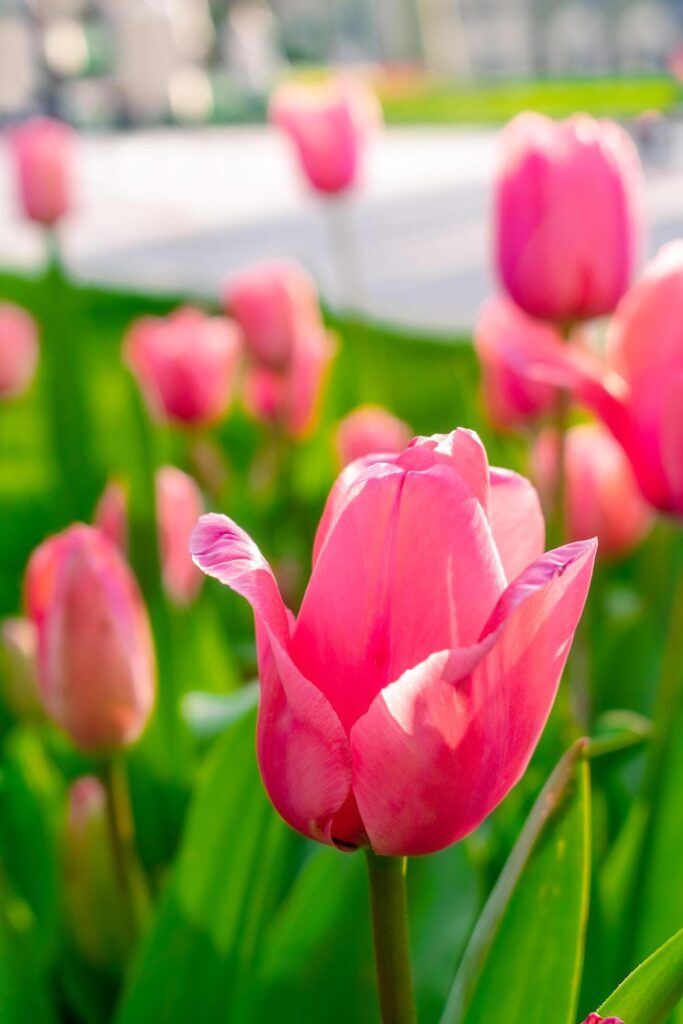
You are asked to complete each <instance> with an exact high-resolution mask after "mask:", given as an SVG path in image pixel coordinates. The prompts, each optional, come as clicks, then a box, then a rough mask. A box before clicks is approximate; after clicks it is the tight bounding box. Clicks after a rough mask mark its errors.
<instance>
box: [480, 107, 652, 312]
mask: <svg viewBox="0 0 683 1024" xmlns="http://www.w3.org/2000/svg"><path fill="white" fill-rule="evenodd" d="M501 151H502V155H501V161H500V166H499V170H498V179H497V186H496V198H495V249H496V259H497V264H498V273H499V276H500V279H501V281H502V283H503V285H504V286H505V288H506V289H507V291H508V293H509V294H510V296H511V297H512V298H513V299H514V301H515V302H516V303H517V305H518V306H521V308H522V309H524V310H525V311H526V312H527V313H530V314H531V315H532V316H538V317H542V318H543V319H546V320H554V321H556V322H562V323H566V322H571V321H575V320H580V319H584V318H587V317H595V316H602V315H604V314H606V313H611V312H612V310H613V309H614V308H615V307H616V305H617V303H618V301H619V299H620V298H621V297H622V295H623V294H624V292H625V291H626V289H627V288H628V286H629V284H630V282H631V278H632V276H633V273H634V270H635V266H636V262H637V257H638V252H639V248H640V239H641V219H642V218H641V205H642V198H641V192H642V173H641V169H640V164H639V161H638V156H637V153H636V150H635V147H634V146H633V144H632V142H631V140H630V138H629V137H628V135H627V134H626V133H625V132H624V131H623V129H621V128H620V127H619V126H618V125H616V124H613V123H611V122H609V121H594V120H593V119H592V118H590V117H587V116H586V115H584V114H578V115H575V116H574V117H571V118H569V120H567V121H563V122H561V123H558V122H555V121H552V120H550V119H549V118H547V117H542V116H541V115H540V114H531V113H524V114H520V115H519V116H518V117H516V118H514V120H513V121H511V122H510V124H509V125H508V126H507V128H506V129H505V130H504V132H503V134H502V139H501Z"/></svg>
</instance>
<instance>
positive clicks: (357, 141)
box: [270, 79, 382, 195]
mask: <svg viewBox="0 0 683 1024" xmlns="http://www.w3.org/2000/svg"><path fill="white" fill-rule="evenodd" d="M381 119H382V113H381V108H380V105H379V103H378V101H377V97H376V96H375V94H374V93H373V92H372V91H371V90H370V88H369V87H368V86H366V85H364V84H363V83H362V82H360V81H355V80H354V81H352V80H349V79H328V80H326V81H325V82H322V83H321V82H316V83H305V84H301V83H286V84H284V85H282V86H280V88H278V89H277V90H276V91H275V93H274V95H273V97H272V100H271V104H270V120H271V121H272V122H273V123H274V124H276V125H277V126H278V127H279V128H281V129H282V130H283V131H284V132H285V133H286V135H287V136H288V137H289V139H290V140H291V142H292V144H293V146H294V148H295V150H296V153H297V156H298V158H299V163H300V165H301V169H302V171H303V173H304V175H305V177H306V179H307V181H308V183H309V185H310V186H311V187H312V188H313V189H314V190H315V191H316V192H322V193H324V194H327V195H336V194H338V193H340V192H345V191H347V190H348V189H350V188H352V187H353V186H354V185H355V184H356V182H357V180H358V176H359V173H360V169H361V162H362V157H363V152H364V150H365V147H366V145H367V142H368V140H369V138H370V137H371V135H372V134H373V132H374V131H375V130H376V129H377V127H378V126H379V124H380V123H381Z"/></svg>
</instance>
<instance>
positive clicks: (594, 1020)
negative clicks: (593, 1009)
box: [583, 1013, 624, 1024]
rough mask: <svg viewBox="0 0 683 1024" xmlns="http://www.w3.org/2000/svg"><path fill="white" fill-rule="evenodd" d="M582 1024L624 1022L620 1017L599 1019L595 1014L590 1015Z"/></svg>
mask: <svg viewBox="0 0 683 1024" xmlns="http://www.w3.org/2000/svg"><path fill="white" fill-rule="evenodd" d="M583 1024H624V1022H623V1020H622V1019H621V1017H600V1016H599V1015H598V1014H597V1013H591V1014H590V1016H588V1017H586V1019H585V1021H584V1022H583Z"/></svg>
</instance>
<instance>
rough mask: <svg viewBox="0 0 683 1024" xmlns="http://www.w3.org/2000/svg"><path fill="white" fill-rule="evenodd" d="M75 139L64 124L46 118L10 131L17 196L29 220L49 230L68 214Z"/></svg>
mask: <svg viewBox="0 0 683 1024" xmlns="http://www.w3.org/2000/svg"><path fill="white" fill-rule="evenodd" d="M75 137H76V136H75V132H74V131H73V130H72V129H71V128H70V127H69V126H68V125H66V124H63V123H62V122H61V121H56V120H53V119H52V118H47V117H37V118H33V119H32V120H30V121H25V122H24V123H23V124H21V125H19V127H18V128H15V129H14V131H13V132H12V134H11V137H10V139H11V146H12V153H13V156H14V162H15V165H16V171H17V179H18V185H19V195H20V199H21V203H22V205H23V208H24V213H25V214H26V216H27V217H28V218H29V219H30V220H35V221H37V222H38V223H40V224H44V225H46V226H48V227H49V226H52V225H53V224H56V223H57V221H58V220H60V219H61V218H62V217H64V216H65V214H67V213H68V212H69V209H70V207H71V187H72V175H73V163H74V148H75Z"/></svg>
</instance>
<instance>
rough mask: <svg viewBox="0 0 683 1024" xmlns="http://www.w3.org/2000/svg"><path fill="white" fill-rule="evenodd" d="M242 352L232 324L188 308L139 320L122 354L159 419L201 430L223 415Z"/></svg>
mask: <svg viewBox="0 0 683 1024" xmlns="http://www.w3.org/2000/svg"><path fill="white" fill-rule="evenodd" d="M240 349H241V337H240V332H239V330H238V328H237V326H236V325H235V324H234V323H232V322H231V321H230V320H227V319H225V318H223V317H211V316H207V315H206V314H205V313H202V312H201V310H199V309H193V308H191V307H189V306H186V307H183V308H181V309H177V310H176V311H175V312H174V313H171V314H170V316H168V317H152V316H146V317H142V318H141V319H140V320H137V321H136V322H135V323H134V324H133V326H132V327H131V329H130V331H129V332H128V335H127V337H126V340H125V345H124V354H125V358H126V362H127V363H128V365H129V367H130V368H131V370H132V371H133V373H134V374H135V376H136V377H137V379H138V382H139V384H140V387H141V388H142V390H143V392H144V395H145V398H146V399H147V403H148V405H149V407H150V409H151V410H152V412H153V413H154V414H155V415H156V416H157V417H159V418H160V419H167V420H172V421H175V422H178V423H183V424H186V425H189V424H192V425H200V424H207V423H212V422H214V421H215V420H218V419H220V418H221V416H223V415H224V413H225V412H226V411H227V408H228V406H229V404H230V399H231V397H232V391H233V385H234V381H235V375H236V371H237V362H238V358H239V354H240Z"/></svg>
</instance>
